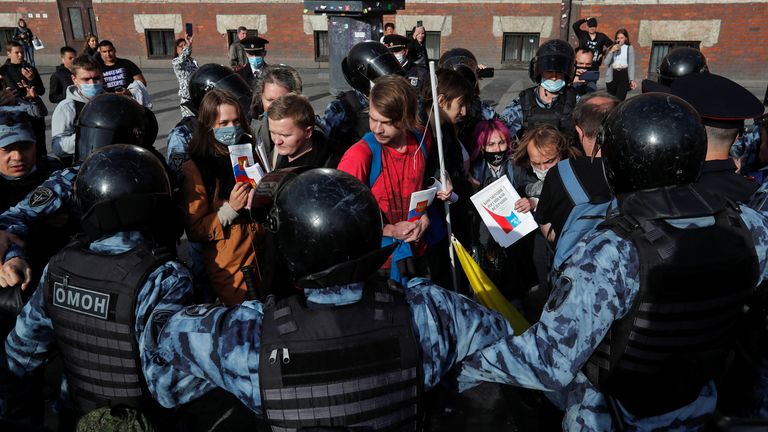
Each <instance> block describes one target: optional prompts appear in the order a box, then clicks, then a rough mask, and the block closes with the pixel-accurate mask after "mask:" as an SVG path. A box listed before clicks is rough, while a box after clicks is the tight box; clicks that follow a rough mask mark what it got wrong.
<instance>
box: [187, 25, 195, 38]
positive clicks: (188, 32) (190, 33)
mask: <svg viewBox="0 0 768 432" xmlns="http://www.w3.org/2000/svg"><path fill="white" fill-rule="evenodd" d="M185 27H186V29H185V30H186V32H187V36H189V37H192V32H193V31H195V28H194V26H192V23H186V24H185Z"/></svg>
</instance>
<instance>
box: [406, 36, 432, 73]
mask: <svg viewBox="0 0 768 432" xmlns="http://www.w3.org/2000/svg"><path fill="white" fill-rule="evenodd" d="M426 40H427V29H425V28H424V26H416V27H414V28H413V31H412V33H411V40H410V41H408V52H409V53H410V56H411V61H413V62H414V63H415V64H417V65H421V66H425V67H426V66H427V64H429V54H428V53H427V45H426Z"/></svg>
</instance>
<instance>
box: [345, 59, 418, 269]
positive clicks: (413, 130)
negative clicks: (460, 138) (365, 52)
mask: <svg viewBox="0 0 768 432" xmlns="http://www.w3.org/2000/svg"><path fill="white" fill-rule="evenodd" d="M390 55H391V54H390ZM370 98H371V101H370V105H369V116H370V120H369V125H370V129H371V131H370V132H368V133H367V134H365V136H364V137H363V139H362V140H360V141H358V142H357V143H356V144H355V145H353V146H352V147H350V149H349V150H347V152H346V153H344V156H343V157H342V158H341V162H339V167H338V169H339V170H341V171H344V172H347V173H349V174H352V175H353V176H355V177H356V178H357V179H359V180H360V181H361V182H363V183H364V184H366V185H368V187H370V189H371V192H373V195H374V196H375V197H376V202H378V204H379V207H381V212H382V217H383V219H384V238H385V240H386V241H387V242H390V243H391V242H394V243H397V245H398V251H397V252H396V253H395V255H394V256H393V258H392V259H393V260H394V263H390V262H389V260H388V261H387V262H386V263H385V265H384V268H386V269H387V270H389V269H392V272H391V275H392V276H393V278H394V279H395V280H397V281H400V280H401V276H402V277H407V276H406V274H407V273H410V276H412V275H418V274H421V275H425V274H427V271H428V270H427V263H426V260H423V259H419V258H420V257H422V256H423V255H424V252H425V251H426V244H425V243H424V242H423V241H421V240H422V237H423V236H424V233H425V232H426V230H427V228H428V227H429V223H430V221H429V217H428V216H427V215H426V214H424V215H423V216H421V217H419V218H416V219H415V220H413V221H411V220H409V218H408V204H409V202H410V197H411V194H412V193H413V192H416V191H418V190H421V189H422V186H423V183H424V173H425V169H426V155H427V154H429V151H430V148H431V140H429V139H425V135H424V133H423V129H420V128H419V123H418V116H417V112H416V109H417V101H416V92H414V91H413V88H412V87H411V86H410V84H409V83H408V81H406V80H405V78H403V77H401V76H395V75H387V76H383V77H381V78H377V79H376V81H374V86H373V88H372V89H371V91H370ZM374 156H377V157H374ZM374 161H378V163H377V166H374V165H373V163H374ZM400 261H402V263H400V264H398V263H399V262H400ZM407 263H408V264H407ZM408 268H410V269H412V270H413V271H408Z"/></svg>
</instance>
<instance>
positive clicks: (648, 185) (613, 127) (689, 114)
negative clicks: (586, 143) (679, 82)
mask: <svg viewBox="0 0 768 432" xmlns="http://www.w3.org/2000/svg"><path fill="white" fill-rule="evenodd" d="M597 145H598V146H599V148H600V149H601V151H602V158H603V166H604V168H605V177H606V179H607V180H608V184H609V185H610V186H611V189H612V190H613V192H614V193H626V192H633V191H637V190H642V189H653V188H657V187H663V186H672V185H678V184H686V183H692V182H694V181H696V179H697V178H698V177H699V174H700V173H701V168H702V166H703V164H704V157H705V156H706V153H707V135H706V132H705V130H704V125H703V124H702V123H701V119H700V117H699V114H698V113H697V112H696V110H695V109H694V108H693V107H692V106H691V105H689V104H688V103H687V102H685V101H684V100H682V99H680V98H679V97H677V96H672V95H670V94H666V93H644V94H642V95H639V96H636V97H633V98H632V99H629V100H627V101H624V102H622V103H621V104H619V105H618V106H617V107H616V108H614V109H613V110H612V111H611V112H610V114H608V117H606V119H605V120H604V121H603V125H602V128H601V130H600V132H599V133H598V136H597Z"/></svg>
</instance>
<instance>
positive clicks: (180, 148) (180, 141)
mask: <svg viewBox="0 0 768 432" xmlns="http://www.w3.org/2000/svg"><path fill="white" fill-rule="evenodd" d="M193 133H194V131H193V130H192V129H191V128H190V125H189V124H188V123H186V122H183V123H179V124H177V125H176V127H174V128H173V129H171V131H170V132H169V133H168V148H167V149H166V161H167V162H168V167H169V168H170V169H171V172H172V173H173V174H175V175H176V179H177V180H178V183H177V184H181V166H182V165H183V164H184V162H186V161H187V160H188V159H189V142H190V141H192V134H193Z"/></svg>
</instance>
